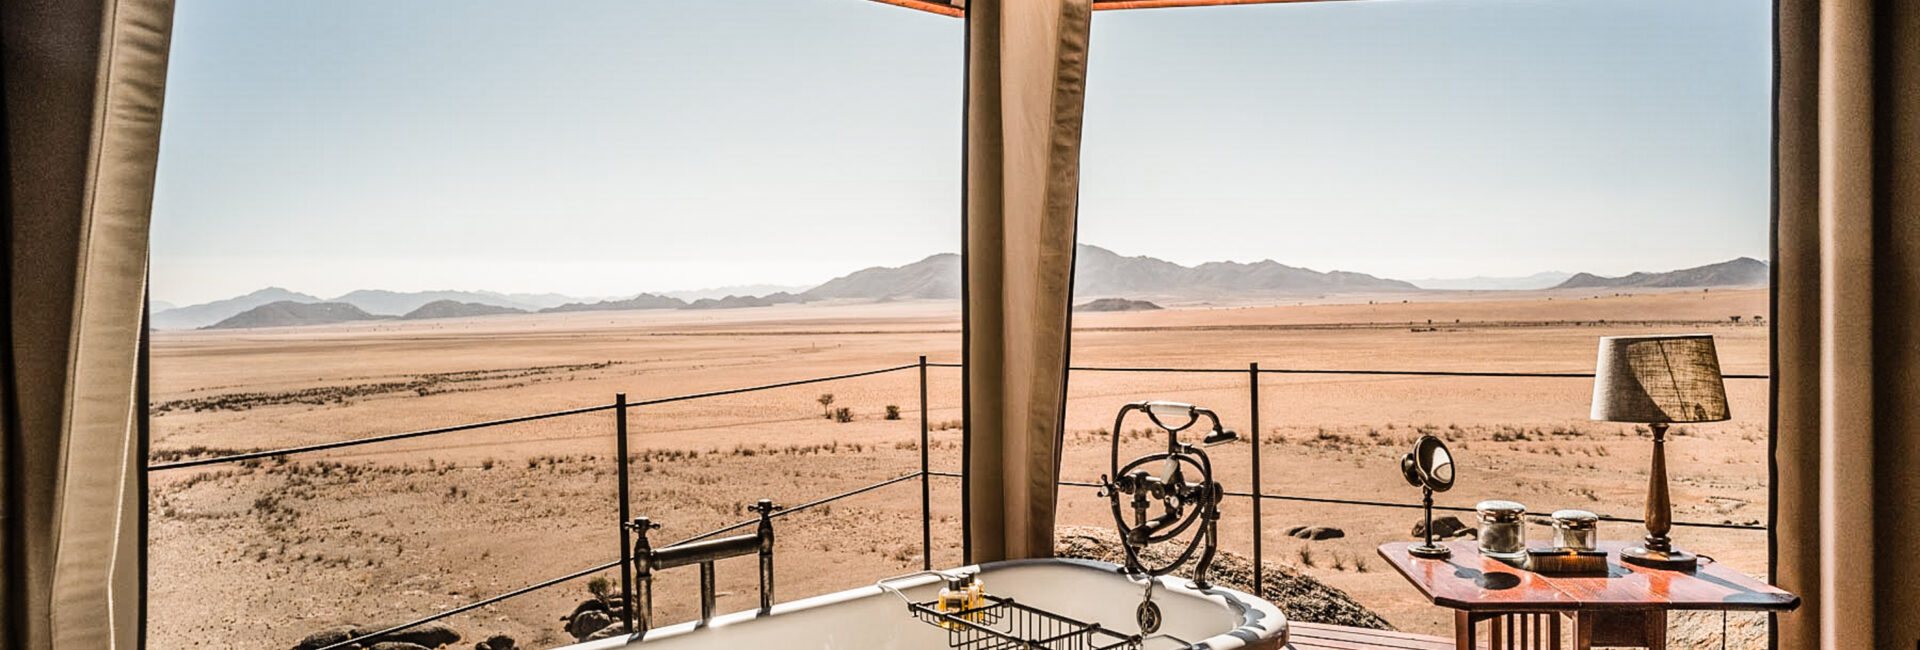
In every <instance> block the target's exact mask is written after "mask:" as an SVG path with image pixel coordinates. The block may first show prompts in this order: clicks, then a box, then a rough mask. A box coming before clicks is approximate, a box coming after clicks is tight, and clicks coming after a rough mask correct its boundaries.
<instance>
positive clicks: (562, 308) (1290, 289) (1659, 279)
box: [153, 244, 1768, 329]
mask: <svg viewBox="0 0 1920 650" xmlns="http://www.w3.org/2000/svg"><path fill="white" fill-rule="evenodd" d="M1767 281H1768V272H1767V264H1766V263H1765V262H1761V261H1759V260H1755V259H1751V258H1745V257H1743V258H1739V259H1736V260H1731V261H1727V262H1721V263H1719V264H1709V265H1706V266H1700V267H1694V268H1690V269H1680V270H1677V271H1667V272H1662V273H1646V272H1642V273H1634V274H1631V275H1627V276H1622V277H1618V278H1606V277H1601V276H1597V275H1593V274H1590V273H1576V274H1566V273H1557V272H1553V273H1540V274H1535V275H1532V276H1527V277H1524V278H1467V279H1459V280H1423V281H1419V282H1418V283H1414V282H1406V281H1402V280H1394V279H1388V278H1380V277H1375V276H1372V275H1367V274H1365V273H1354V272H1349V271H1328V272H1324V273H1323V272H1320V271H1314V270H1311V269H1306V268H1301V267H1295V266H1288V265H1285V264H1281V263H1279V262H1275V261H1273V260H1262V261H1259V262H1253V263H1239V262H1208V263H1205V264H1200V265H1198V266H1183V265H1180V264H1176V263H1173V262H1169V261H1166V260H1162V259H1157V258H1153V257H1147V256H1131V257H1128V256H1122V255H1120V254H1117V253H1114V252H1113V251H1110V250H1107V249H1104V248H1100V247H1098V246H1090V245H1084V244H1083V245H1081V246H1080V247H1079V249H1078V252H1077V257H1076V260H1075V267H1074V295H1075V297H1076V298H1080V299H1090V298H1091V299H1099V298H1124V299H1128V300H1143V299H1147V298H1153V299H1159V300H1176V301H1177V300H1211V299H1230V298H1245V297H1255V298H1257V297H1294V296H1325V295H1338V294H1364V293H1408V292H1418V291H1423V290H1427V289H1450V290H1459V289H1477V290H1531V289H1548V288H1551V289H1603V288H1604V289H1612V288H1672V287H1712V286H1754V285H1765V284H1766V283H1767ZM760 286H764V287H767V288H778V289H779V290H776V291H774V292H772V293H767V294H764V295H752V294H750V293H725V294H724V295H721V296H718V297H715V296H713V295H712V294H713V293H714V292H720V291H722V289H709V290H700V291H692V292H679V295H665V294H654V293H642V294H639V295H636V296H633V297H631V298H621V299H613V300H591V299H579V298H570V297H567V296H562V295H559V294H526V293H516V294H503V293H495V292H491V291H418V292H405V293H403V292H394V291H383V290H360V291H353V292H350V293H347V294H345V295H342V296H340V297H338V298H334V299H332V300H322V299H320V298H318V297H315V296H310V295H307V294H304V293H298V292H294V291H288V290H286V289H281V288H278V287H269V288H266V289H261V290H259V291H255V292H253V293H250V294H247V295H244V296H238V297H235V298H229V299H226V300H218V301H214V302H209V303H204V304H198V305H189V306H186V307H178V308H174V309H168V310H164V311H162V310H157V309H156V310H155V313H154V315H153V326H154V328H156V329H194V328H209V329H225V328H234V327H273V326H292V325H306V324H320V323H338V322H347V321H352V320H374V319H382V318H402V319H423V318H461V317H477V316H491V315H496V314H512V313H523V312H543V313H556V312H580V311H629V310H642V309H743V308H753V307H765V306H770V305H778V304H787V303H804V302H814V301H823V300H854V301H888V300H953V299H957V298H959V297H960V256H959V255H955V254H952V253H941V254H937V255H932V256H928V257H927V258H925V259H922V260H920V261H917V262H913V263H911V264H906V265H903V266H891V267H889V266H876V267H871V268H866V269H861V270H859V271H855V272H853V273H849V274H847V275H844V276H841V277H838V278H834V279H832V280H829V281H827V282H825V283H823V284H821V285H819V286H817V287H813V288H811V289H807V290H805V291H799V292H794V291H790V289H792V287H784V288H780V287H778V286H777V285H752V286H747V287H732V288H729V289H751V288H755V287H760ZM680 296H697V297H692V298H683V297H680ZM1120 304H1122V303H1111V304H1101V305H1100V306H1099V307H1095V309H1099V308H1112V306H1117V305H1120ZM1163 304H1164V303H1163ZM302 306H307V307H302ZM342 306H345V307H350V308H351V310H348V309H342V308H341V307H342ZM1087 306H1088V305H1082V307H1087ZM1135 308H1138V307H1135Z"/></svg>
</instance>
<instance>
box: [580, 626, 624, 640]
mask: <svg viewBox="0 0 1920 650" xmlns="http://www.w3.org/2000/svg"><path fill="white" fill-rule="evenodd" d="M626 633H627V626H626V624H624V623H614V624H612V625H608V626H606V627H603V628H600V630H599V631H597V632H594V633H593V634H589V635H587V638H585V639H583V640H584V641H597V640H600V639H611V638H613V637H616V636H622V635H625V634H626Z"/></svg>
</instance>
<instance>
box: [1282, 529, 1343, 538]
mask: <svg viewBox="0 0 1920 650" xmlns="http://www.w3.org/2000/svg"><path fill="white" fill-rule="evenodd" d="M1287 534H1288V535H1292V536H1294V537H1298V538H1300V539H1313V540H1320V539H1339V538H1342V537H1346V536H1347V531H1344V530H1340V529H1338V528H1334V527H1332V526H1294V527H1293V528H1289V529H1287Z"/></svg>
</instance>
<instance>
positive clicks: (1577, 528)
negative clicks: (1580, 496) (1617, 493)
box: [1553, 510, 1600, 551]
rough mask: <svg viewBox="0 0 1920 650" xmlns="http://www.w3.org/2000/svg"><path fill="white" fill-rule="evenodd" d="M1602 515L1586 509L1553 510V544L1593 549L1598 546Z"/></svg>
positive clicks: (1577, 549) (1562, 546) (1584, 549)
mask: <svg viewBox="0 0 1920 650" xmlns="http://www.w3.org/2000/svg"><path fill="white" fill-rule="evenodd" d="M1599 526H1600V516H1599V515H1595V514H1593V513H1591V512H1587V511H1585V510H1555V511H1554V512H1553V546H1554V547H1555V548H1566V549H1573V550H1576V551H1591V550H1594V549H1595V548H1598V542H1599V535H1600V530H1599Z"/></svg>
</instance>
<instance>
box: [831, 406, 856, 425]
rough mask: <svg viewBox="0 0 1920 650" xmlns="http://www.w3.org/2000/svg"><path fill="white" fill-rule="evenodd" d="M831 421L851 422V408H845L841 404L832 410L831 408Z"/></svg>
mask: <svg viewBox="0 0 1920 650" xmlns="http://www.w3.org/2000/svg"><path fill="white" fill-rule="evenodd" d="M833 421H835V422H852V421H853V409H850V408H847V407H845V406H842V407H840V408H837V409H834V410H833Z"/></svg>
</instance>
